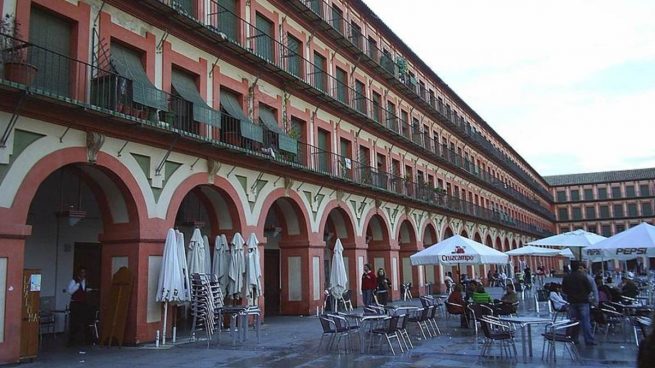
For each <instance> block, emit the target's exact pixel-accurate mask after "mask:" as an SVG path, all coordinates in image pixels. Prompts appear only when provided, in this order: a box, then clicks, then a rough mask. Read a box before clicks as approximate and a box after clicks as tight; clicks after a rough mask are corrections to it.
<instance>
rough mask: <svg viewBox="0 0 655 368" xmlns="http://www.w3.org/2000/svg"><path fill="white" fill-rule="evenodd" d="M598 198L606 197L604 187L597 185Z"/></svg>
mask: <svg viewBox="0 0 655 368" xmlns="http://www.w3.org/2000/svg"><path fill="white" fill-rule="evenodd" d="M598 199H607V188H606V187H598Z"/></svg>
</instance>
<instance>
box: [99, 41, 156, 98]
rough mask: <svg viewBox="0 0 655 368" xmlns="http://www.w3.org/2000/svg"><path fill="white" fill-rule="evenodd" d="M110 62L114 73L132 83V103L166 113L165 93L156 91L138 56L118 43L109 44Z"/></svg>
mask: <svg viewBox="0 0 655 368" xmlns="http://www.w3.org/2000/svg"><path fill="white" fill-rule="evenodd" d="M111 62H112V65H113V66H114V69H115V70H116V72H117V73H118V74H119V75H120V76H121V77H124V78H126V79H129V80H131V81H132V101H134V102H136V103H140V104H142V105H145V106H149V107H152V108H153V109H158V110H162V111H168V99H167V97H166V93H165V92H163V91H161V90H159V89H157V87H155V86H154V85H153V84H152V82H150V79H148V75H146V71H145V70H144V69H143V65H142V64H141V59H140V58H139V55H138V54H137V53H136V52H135V51H132V50H130V49H128V48H126V47H124V46H121V45H120V44H118V43H115V42H112V43H111Z"/></svg>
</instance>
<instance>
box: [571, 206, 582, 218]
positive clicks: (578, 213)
mask: <svg viewBox="0 0 655 368" xmlns="http://www.w3.org/2000/svg"><path fill="white" fill-rule="evenodd" d="M571 215H572V217H573V220H582V209H581V208H580V207H571Z"/></svg>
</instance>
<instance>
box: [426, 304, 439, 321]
mask: <svg viewBox="0 0 655 368" xmlns="http://www.w3.org/2000/svg"><path fill="white" fill-rule="evenodd" d="M430 308H431V309H430V315H429V316H428V318H429V319H435V318H437V312H438V310H437V306H436V305H431V306H430Z"/></svg>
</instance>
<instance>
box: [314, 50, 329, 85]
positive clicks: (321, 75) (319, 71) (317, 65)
mask: <svg viewBox="0 0 655 368" xmlns="http://www.w3.org/2000/svg"><path fill="white" fill-rule="evenodd" d="M326 62H327V61H326V59H325V58H324V57H323V55H321V54H319V53H318V52H314V73H313V75H314V87H316V89H318V90H321V91H323V92H326V91H327V89H326V85H327V74H326V73H325V70H327V64H326Z"/></svg>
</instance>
